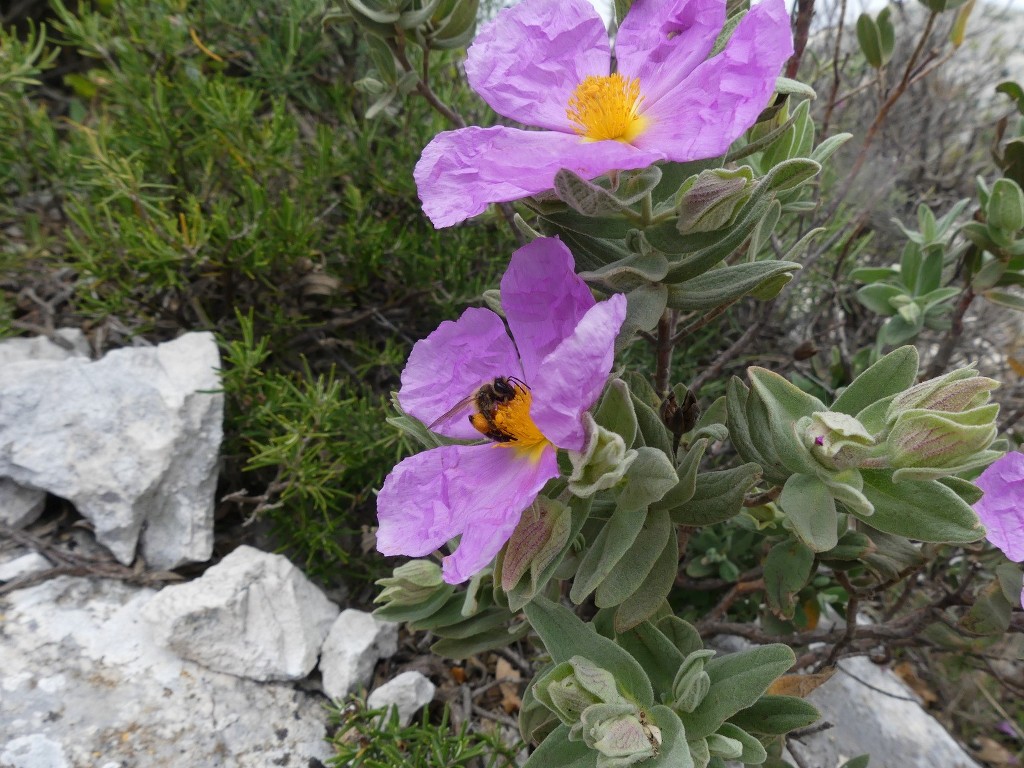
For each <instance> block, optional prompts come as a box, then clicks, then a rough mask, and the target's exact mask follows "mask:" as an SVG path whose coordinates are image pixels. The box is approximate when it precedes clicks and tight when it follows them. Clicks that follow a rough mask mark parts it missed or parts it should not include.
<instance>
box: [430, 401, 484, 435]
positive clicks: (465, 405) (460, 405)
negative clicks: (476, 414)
mask: <svg viewBox="0 0 1024 768" xmlns="http://www.w3.org/2000/svg"><path fill="white" fill-rule="evenodd" d="M475 400H476V392H473V393H472V394H470V395H467V396H466V397H464V398H462V399H461V400H459V402H457V403H456V404H455V405H453V406H452V407H451V408H449V409H448V410H447V411H445V412H444V413H442V414H441V415H440V416H438V417H437V418H436V419H434V420H433V421H432V422H431V423H430V424H429V425H427V429H433V428H434V427H436V426H437V425H438V424H440V423H441V422H442V421H448V419H450V418H452V416H455V415H456V414H458V413H459V412H460V411H465V410H469V409H470V408H472V407H473V406H474V404H475Z"/></svg>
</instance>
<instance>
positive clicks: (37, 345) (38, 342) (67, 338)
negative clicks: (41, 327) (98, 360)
mask: <svg viewBox="0 0 1024 768" xmlns="http://www.w3.org/2000/svg"><path fill="white" fill-rule="evenodd" d="M55 335H56V336H57V337H59V338H60V339H61V340H62V342H63V343H62V344H58V343H56V342H54V341H51V340H50V339H48V338H47V337H46V336H31V337H23V336H17V337H14V338H11V339H4V340H3V341H0V368H4V367H6V366H8V365H10V364H12V363H20V362H23V361H25V360H67V359H68V358H69V357H85V358H87V357H89V342H88V341H87V340H86V338H85V334H83V333H82V332H81V331H80V330H79V329H78V328H59V329H58V330H57V332H56V334H55Z"/></svg>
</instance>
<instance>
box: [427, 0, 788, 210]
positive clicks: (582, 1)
mask: <svg viewBox="0 0 1024 768" xmlns="http://www.w3.org/2000/svg"><path fill="white" fill-rule="evenodd" d="M725 5H726V3H725V0H636V2H635V3H634V4H633V7H632V9H631V10H630V11H629V13H628V14H627V15H626V18H625V19H623V21H622V24H621V25H620V27H619V30H618V34H617V36H616V42H615V59H616V71H615V72H612V73H611V74H609V73H610V72H611V52H610V48H609V43H608V35H607V33H606V31H605V28H604V24H603V23H602V21H601V19H600V17H598V15H597V12H596V11H595V10H594V9H593V7H592V6H591V5H590V3H589V2H587V0H523V2H521V3H519V4H518V5H515V6H513V7H512V8H508V9H505V10H503V11H502V12H501V13H500V14H498V17H497V18H496V19H495V20H494V21H492V22H491V23H490V24H488V25H486V26H485V27H483V28H482V29H481V30H480V33H479V34H478V35H477V38H476V41H475V42H474V43H473V45H472V46H471V47H470V49H469V56H468V58H467V59H466V75H467V77H468V78H469V83H470V85H471V86H472V87H473V89H474V90H475V91H476V92H477V93H478V94H480V96H481V97H483V99H484V101H486V102H487V103H488V104H489V105H490V106H491V107H492V108H493V109H494V111H495V112H497V113H498V114H499V115H503V116H505V117H508V118H511V119H513V120H517V121H519V122H522V123H524V124H527V125H534V126H537V127H539V128H542V129H543V130H540V131H523V130H519V129H515V128H507V127H504V126H495V127H492V128H478V127H475V126H474V127H469V128H463V129H460V130H457V131H446V132H444V133H440V134H438V135H437V136H435V137H434V139H433V141H431V142H430V144H429V145H427V148H426V149H424V150H423V156H422V157H421V158H420V161H419V163H417V165H416V171H415V177H416V185H417V187H418V188H419V193H420V199H421V200H422V201H423V210H424V211H425V212H426V214H427V216H429V217H430V220H431V221H432V222H433V223H434V226H437V227H447V226H451V225H452V224H457V223H458V222H460V221H462V220H463V219H467V218H469V217H470V216H475V215H476V214H478V213H480V212H481V211H483V210H484V209H485V208H486V207H487V205H488V204H489V203H495V202H503V201H507V200H518V199H519V198H522V197H527V196H529V195H533V194H536V193H538V192H543V191H544V190H547V189H551V187H552V185H553V182H554V177H555V173H556V172H557V171H558V170H559V169H561V168H568V169H570V170H572V171H574V172H575V173H577V174H579V175H580V176H583V177H585V178H588V179H592V178H594V177H596V176H600V175H601V174H603V173H607V172H608V171H611V170H631V169H636V168H645V167H647V166H648V165H650V164H651V163H654V162H657V161H659V160H673V161H678V162H685V161H688V160H699V159H701V158H707V157H715V156H716V155H720V154H722V153H724V152H725V150H726V149H728V147H729V145H730V144H732V142H733V141H735V140H736V139H737V138H738V137H739V136H740V135H741V134H742V133H743V132H744V131H746V130H747V128H749V127H750V126H751V125H753V124H754V121H755V120H756V119H757V116H758V114H759V113H760V112H761V110H762V109H763V108H764V106H765V104H766V103H767V102H768V99H769V97H770V96H771V95H772V93H773V91H774V89H775V78H776V77H777V75H778V74H779V71H780V70H781V68H782V65H783V63H784V62H785V61H786V59H787V58H789V56H790V54H792V52H793V41H792V34H791V32H790V28H789V16H788V14H787V13H786V7H785V4H784V2H783V0H762V2H760V3H758V4H757V5H755V6H754V7H753V8H752V9H751V10H750V12H749V13H747V15H746V16H745V17H744V18H743V20H742V21H741V22H740V24H739V26H738V27H737V28H736V30H735V31H734V32H733V34H732V36H731V37H730V38H729V42H728V43H727V44H726V46H725V48H724V50H722V51H721V52H720V53H719V54H718V55H716V56H714V57H712V58H710V59H708V58H707V55H708V54H709V53H710V52H711V49H712V48H713V47H714V44H715V40H716V38H717V37H718V33H719V32H720V31H721V29H722V27H723V25H724V23H725Z"/></svg>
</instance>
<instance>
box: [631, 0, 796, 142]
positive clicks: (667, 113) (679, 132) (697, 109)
mask: <svg viewBox="0 0 1024 768" xmlns="http://www.w3.org/2000/svg"><path fill="white" fill-rule="evenodd" d="M792 52H793V36H792V33H791V32H790V28H789V15H788V14H787V13H786V6H785V4H784V2H783V0H763V1H762V2H760V3H758V4H757V5H755V6H754V7H753V8H751V10H750V12H749V13H747V15H746V16H744V17H743V20H742V21H741V22H740V23H739V25H738V26H737V27H736V31H735V32H733V35H732V37H731V38H729V42H728V44H727V45H726V46H725V49H724V50H723V51H722V52H721V53H720V54H718V55H717V56H715V57H714V58H712V59H708V60H707V61H705V62H704V63H703V64H701V65H699V66H698V67H697V68H696V69H695V70H694V71H693V72H692V73H691V74H690V76H689V77H687V78H686V79H685V80H683V81H682V82H681V83H680V84H679V85H677V86H676V87H675V88H673V89H671V90H670V91H668V92H667V93H665V95H663V96H662V97H661V98H660V99H658V100H657V101H656V102H654V103H649V102H646V101H645V102H644V103H645V108H644V110H643V113H644V116H645V117H647V118H649V119H650V121H651V122H650V125H649V126H648V127H647V129H646V130H645V131H644V132H643V134H641V135H640V136H638V137H637V138H636V139H635V140H634V144H636V146H638V147H641V148H644V147H648V148H653V147H657V148H659V149H660V150H662V151H663V152H664V153H665V154H666V155H667V156H668V158H669V159H670V160H675V161H677V162H686V161H689V160H698V159H701V158H705V157H714V156H716V155H720V154H722V153H724V152H725V151H726V150H727V149H728V148H729V145H730V144H732V143H733V142H734V141H735V140H736V139H737V138H739V137H740V136H741V135H742V134H743V132H744V131H746V130H747V129H748V128H749V127H750V126H751V125H753V124H754V121H755V120H757V116H758V115H759V114H760V113H761V110H762V109H764V107H765V105H766V104H767V103H768V99H769V98H770V97H771V95H772V93H773V92H774V90H775V79H776V77H778V75H779V72H780V71H781V70H782V66H783V64H785V62H786V60H787V59H788V58H789V56H790V54H792Z"/></svg>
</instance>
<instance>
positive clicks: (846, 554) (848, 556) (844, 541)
mask: <svg viewBox="0 0 1024 768" xmlns="http://www.w3.org/2000/svg"><path fill="white" fill-rule="evenodd" d="M874 549H875V545H874V542H872V541H871V538H870V537H869V536H868V535H867V534H864V533H861V532H860V531H846V532H845V533H844V534H843V535H842V536H840V537H839V543H838V544H836V545H835V546H834V547H833V548H832V549H830V550H829V551H828V552H822V553H821V554H820V558H821V559H822V560H828V561H832V560H841V561H842V560H860V559H861V558H863V557H866V556H867V555H868V554H869V553H871V552H873V551H874Z"/></svg>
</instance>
